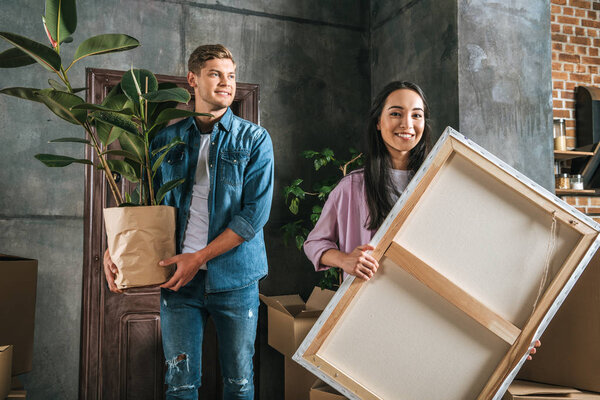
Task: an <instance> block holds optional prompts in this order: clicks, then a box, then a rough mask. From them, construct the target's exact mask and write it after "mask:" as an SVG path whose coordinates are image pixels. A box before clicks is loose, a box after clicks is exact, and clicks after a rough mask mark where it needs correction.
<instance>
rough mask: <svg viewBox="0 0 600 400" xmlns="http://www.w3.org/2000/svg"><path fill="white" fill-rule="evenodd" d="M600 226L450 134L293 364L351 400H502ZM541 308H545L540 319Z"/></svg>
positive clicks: (586, 256) (589, 250) (581, 265)
mask: <svg viewBox="0 0 600 400" xmlns="http://www.w3.org/2000/svg"><path fill="white" fill-rule="evenodd" d="M599 231H600V226H599V225H598V224H597V223H595V222H594V221H593V220H592V219H590V218H589V217H587V216H586V215H584V214H582V213H581V212H579V211H578V210H576V209H575V208H573V207H571V206H570V205H568V204H566V203H565V202H563V201H562V200H560V199H558V198H557V197H556V196H554V195H553V194H552V193H550V192H548V191H547V190H545V189H543V188H542V187H541V186H539V185H537V184H536V183H535V182H533V181H531V180H530V179H528V178H527V177H525V176H524V175H522V174H520V173H519V172H518V171H516V170H514V169H513V168H511V167H510V166H508V165H507V164H505V163H504V162H502V161H501V160H499V159H497V158H496V157H494V156H493V155H492V154H490V153H488V152H487V151H486V150H484V149H483V148H481V147H479V146H478V145H476V144H475V143H473V142H472V141H470V140H468V139H467V138H465V137H464V136H463V135H461V134H460V133H458V132H456V131H454V130H453V129H452V128H447V129H446V130H445V131H444V134H443V135H442V137H441V138H440V140H439V141H438V142H437V144H436V145H435V146H434V148H433V149H432V151H431V153H430V154H429V156H428V157H427V159H426V160H425V162H424V164H423V166H422V167H421V168H420V169H419V171H418V172H417V173H416V174H415V177H414V178H413V180H412V181H411V183H410V184H409V185H408V187H407V188H406V190H405V191H404V193H403V194H402V196H401V197H400V199H399V200H398V202H397V203H396V205H395V206H394V208H393V209H392V211H391V212H390V215H388V217H387V219H386V220H385V221H384V223H383V225H382V227H381V228H380V229H379V230H378V232H377V233H376V235H375V236H374V238H373V240H372V241H371V244H372V245H373V246H375V250H374V251H373V252H372V253H373V255H374V257H375V258H376V259H377V260H379V263H380V268H379V270H378V272H377V273H376V274H375V276H374V277H373V278H372V279H371V280H370V281H368V282H365V281H363V280H361V279H354V277H350V278H349V279H347V280H346V281H345V282H344V283H343V284H342V286H341V287H340V289H339V290H338V291H337V293H336V295H335V296H334V298H333V299H332V300H331V302H330V303H329V305H328V306H327V308H326V309H325V310H324V312H323V314H322V315H321V317H320V318H319V320H318V321H317V322H316V324H315V326H314V327H313V329H312V330H311V331H310V333H309V334H308V336H307V337H306V339H305V340H304V342H303V343H302V345H301V346H300V347H299V349H298V350H297V352H296V354H295V355H294V360H296V361H297V362H299V363H300V364H301V365H303V366H304V367H305V368H307V369H308V370H310V371H311V372H313V373H314V374H315V375H317V376H318V377H319V378H321V379H323V380H324V381H325V382H327V383H329V384H330V385H332V386H333V387H335V388H336V389H338V390H339V391H340V392H341V393H343V394H344V395H345V396H347V397H349V398H363V399H402V400H416V399H445V400H466V399H479V400H483V399H500V397H501V396H502V394H503V393H504V391H505V390H506V388H507V387H508V385H509V384H510V382H511V381H512V379H514V376H515V375H516V373H517V371H518V369H519V368H520V366H521V365H522V363H523V362H524V361H525V359H526V357H527V355H528V352H529V349H530V348H531V346H532V343H533V342H534V341H535V340H536V339H538V338H539V337H540V336H541V334H542V332H543V331H544V329H545V328H546V326H547V325H548V323H549V321H550V319H551V318H552V316H553V315H554V313H555V312H556V310H557V308H558V307H559V306H560V304H561V303H562V302H563V300H564V298H565V297H566V295H567V294H568V292H569V291H570V289H571V288H572V287H573V285H574V283H575V281H576V280H577V278H578V277H579V275H581V273H582V272H583V269H584V268H585V266H586V265H587V263H588V261H589V260H590V258H591V257H592V255H593V254H594V253H595V251H596V250H597V248H598V246H599V245H600V241H599V239H598V232H599ZM534 307H535V308H534Z"/></svg>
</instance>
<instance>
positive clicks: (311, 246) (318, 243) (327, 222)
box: [304, 184, 340, 271]
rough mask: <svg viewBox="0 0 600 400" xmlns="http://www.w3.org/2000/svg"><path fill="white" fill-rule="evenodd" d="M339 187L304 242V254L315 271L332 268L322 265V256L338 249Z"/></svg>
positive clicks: (331, 195) (329, 198)
mask: <svg viewBox="0 0 600 400" xmlns="http://www.w3.org/2000/svg"><path fill="white" fill-rule="evenodd" d="M339 187H340V185H339V184H338V186H337V187H336V188H335V189H334V190H333V191H332V192H331V193H330V194H329V197H328V198H327V201H326V202H325V205H324V206H323V211H321V216H320V217H319V220H318V221H317V224H316V225H315V227H314V228H313V230H312V231H310V233H309V234H308V237H307V238H306V241H305V242H304V253H305V254H306V256H307V257H308V259H309V260H310V261H311V262H312V263H313V265H314V266H315V271H324V270H326V269H329V268H330V267H329V266H327V265H323V264H321V263H320V261H321V256H322V255H323V253H324V252H326V251H327V250H330V249H336V250H337V249H338V240H339V238H338V235H337V231H338V229H337V220H338V215H337V204H336V203H337V201H338V197H339V192H340V190H339Z"/></svg>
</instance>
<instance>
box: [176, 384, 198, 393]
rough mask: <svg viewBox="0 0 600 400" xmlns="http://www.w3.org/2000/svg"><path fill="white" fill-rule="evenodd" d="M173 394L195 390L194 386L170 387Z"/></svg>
mask: <svg viewBox="0 0 600 400" xmlns="http://www.w3.org/2000/svg"><path fill="white" fill-rule="evenodd" d="M171 390H172V391H173V392H181V391H182V390H196V386H194V385H181V386H171Z"/></svg>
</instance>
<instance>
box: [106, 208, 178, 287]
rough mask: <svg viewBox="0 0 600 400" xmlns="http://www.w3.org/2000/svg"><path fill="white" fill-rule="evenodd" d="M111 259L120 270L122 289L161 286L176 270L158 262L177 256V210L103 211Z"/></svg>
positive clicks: (111, 209)
mask: <svg viewBox="0 0 600 400" xmlns="http://www.w3.org/2000/svg"><path fill="white" fill-rule="evenodd" d="M104 225H105V227H106V235H107V237H108V239H107V242H108V249H109V253H110V256H111V258H112V260H113V262H114V263H115V265H116V266H117V269H118V272H117V276H116V279H115V283H116V285H117V287H118V288H119V289H128V288H133V287H141V286H155V285H160V284H162V283H164V282H166V281H167V280H168V278H169V277H170V275H171V273H172V272H173V267H161V266H159V265H158V263H159V261H161V260H164V259H166V258H169V257H173V256H174V255H175V208H174V207H169V206H140V207H111V208H105V209H104Z"/></svg>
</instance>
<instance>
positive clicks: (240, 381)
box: [226, 378, 249, 390]
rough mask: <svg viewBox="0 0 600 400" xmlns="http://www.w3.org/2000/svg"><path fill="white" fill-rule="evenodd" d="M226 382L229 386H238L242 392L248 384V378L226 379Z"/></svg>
mask: <svg viewBox="0 0 600 400" xmlns="http://www.w3.org/2000/svg"><path fill="white" fill-rule="evenodd" d="M226 381H227V383H229V384H230V385H235V386H240V389H241V390H244V388H245V386H247V385H248V383H249V381H248V378H226Z"/></svg>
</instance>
